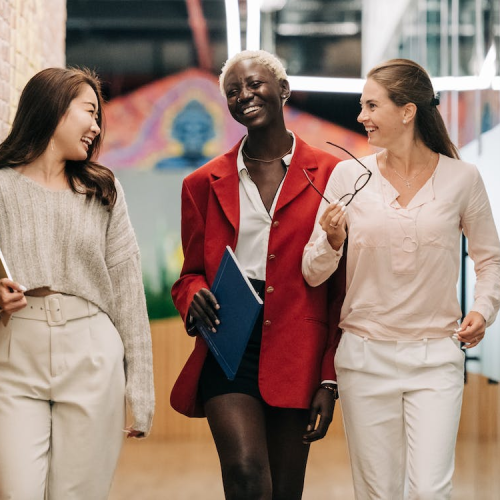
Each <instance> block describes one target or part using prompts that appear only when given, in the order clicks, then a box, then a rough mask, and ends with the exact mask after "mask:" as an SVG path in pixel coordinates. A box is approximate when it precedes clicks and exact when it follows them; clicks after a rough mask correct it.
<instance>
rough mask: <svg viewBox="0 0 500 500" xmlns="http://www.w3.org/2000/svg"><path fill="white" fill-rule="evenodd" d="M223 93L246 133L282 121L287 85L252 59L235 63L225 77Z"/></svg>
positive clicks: (232, 113) (233, 115) (230, 110)
mask: <svg viewBox="0 0 500 500" xmlns="http://www.w3.org/2000/svg"><path fill="white" fill-rule="evenodd" d="M224 91H225V94H226V99H227V106H228V108H229V112H230V113H231V115H232V117H233V118H234V119H235V120H236V121H237V122H239V123H241V124H242V125H244V126H245V127H247V128H248V129H249V130H250V129H253V128H259V127H266V126H272V125H273V124H275V123H278V122H280V123H282V122H283V102H284V99H286V98H287V97H288V96H289V94H290V88H289V86H288V82H287V81H286V80H281V81H278V80H277V78H276V76H275V75H274V74H273V73H272V71H271V70H270V69H268V68H267V67H266V66H264V65H263V64H260V63H258V62H256V61H255V60H253V59H246V60H243V61H239V62H237V63H235V64H234V66H232V67H231V69H229V71H228V72H227V74H226V76H225V79H224Z"/></svg>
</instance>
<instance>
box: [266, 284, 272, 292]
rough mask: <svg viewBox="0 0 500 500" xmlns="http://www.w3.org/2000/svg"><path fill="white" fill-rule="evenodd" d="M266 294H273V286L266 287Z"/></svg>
mask: <svg viewBox="0 0 500 500" xmlns="http://www.w3.org/2000/svg"><path fill="white" fill-rule="evenodd" d="M266 292H267V293H273V292H274V287H273V286H268V287H267V290H266Z"/></svg>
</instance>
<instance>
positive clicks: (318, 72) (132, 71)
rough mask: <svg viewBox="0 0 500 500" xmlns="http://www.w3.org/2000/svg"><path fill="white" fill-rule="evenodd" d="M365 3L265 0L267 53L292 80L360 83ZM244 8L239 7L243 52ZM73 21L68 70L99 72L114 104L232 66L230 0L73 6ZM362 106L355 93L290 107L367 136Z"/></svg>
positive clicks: (297, 99) (111, 0) (109, 0)
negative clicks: (195, 71) (192, 73)
mask: <svg viewBox="0 0 500 500" xmlns="http://www.w3.org/2000/svg"><path fill="white" fill-rule="evenodd" d="M248 1H254V0H248ZM361 3H362V2H361V0H287V1H285V0H265V5H266V6H267V9H268V11H267V12H264V13H263V14H262V18H261V30H262V48H265V49H267V50H270V51H272V52H274V53H276V54H277V55H278V56H279V57H280V58H281V59H282V60H283V61H284V63H285V65H286V67H287V71H288V73H289V74H290V75H307V76H327V77H331V76H336V77H359V76H360V74H361ZM246 6H247V1H245V0H240V1H239V8H240V14H241V30H242V45H243V48H244V47H245V37H246V32H245V28H246V14H247V12H246ZM273 6H275V7H276V6H278V7H279V6H283V7H282V8H281V9H280V10H272V9H273ZM269 9H271V10H270V11H269ZM67 16H68V19H67V33H66V59H67V64H68V65H69V66H71V65H83V66H89V67H92V68H95V69H96V71H97V72H98V73H99V74H100V75H101V77H102V79H103V80H104V81H105V82H106V85H105V92H106V96H107V98H108V99H110V98H113V97H116V96H118V95H122V94H125V93H128V92H130V91H132V90H134V89H136V88H138V87H139V86H141V85H144V84H146V83H149V82H151V81H153V80H156V79H158V78H163V77H165V76H168V75H171V74H174V73H176V72H179V71H182V70H184V69H187V68H190V67H198V68H202V69H205V70H208V71H210V72H211V73H213V74H215V75H218V74H219V71H220V68H221V67H222V64H223V63H224V61H225V60H226V59H227V31H226V7H225V1H224V0H98V1H96V0H67ZM358 101H359V96H358V95H355V94H354V95H345V94H340V95H339V94H337V95H332V94H322V93H305V92H295V93H293V94H292V99H291V100H290V102H291V104H292V105H294V106H295V107H298V108H300V109H303V110H305V111H309V112H311V113H313V114H316V115H317V116H321V117H323V118H326V119H329V120H331V121H333V122H336V123H338V124H341V125H344V126H347V127H348V128H351V129H354V130H357V131H361V129H360V128H359V127H358V126H357V124H356V122H355V111H354V112H353V109H355V110H357V109H358V108H359V105H358Z"/></svg>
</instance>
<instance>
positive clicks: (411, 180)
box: [385, 151, 434, 189]
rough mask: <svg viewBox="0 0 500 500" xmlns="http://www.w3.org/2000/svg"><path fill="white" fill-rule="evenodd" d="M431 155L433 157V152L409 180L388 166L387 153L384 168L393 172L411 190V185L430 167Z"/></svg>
mask: <svg viewBox="0 0 500 500" xmlns="http://www.w3.org/2000/svg"><path fill="white" fill-rule="evenodd" d="M433 155H434V152H433V151H431V153H430V154H429V159H428V160H427V165H426V166H425V167H424V168H423V169H422V170H420V171H419V172H418V173H416V174H415V175H414V176H413V177H410V178H409V179H407V178H406V177H403V176H402V175H400V173H399V172H398V171H397V170H396V169H395V168H394V167H392V166H390V165H389V162H388V159H387V151H386V152H385V166H386V168H387V167H389V168H390V169H391V171H393V172H394V173H395V174H396V175H397V176H398V177H399V178H400V179H401V180H402V181H403V182H404V183H405V184H406V187H407V188H408V189H411V183H412V182H413V181H414V180H415V179H416V178H417V177H418V176H419V175H420V174H421V173H422V172H424V171H425V170H427V169H428V168H429V167H430V166H431V160H432V157H433Z"/></svg>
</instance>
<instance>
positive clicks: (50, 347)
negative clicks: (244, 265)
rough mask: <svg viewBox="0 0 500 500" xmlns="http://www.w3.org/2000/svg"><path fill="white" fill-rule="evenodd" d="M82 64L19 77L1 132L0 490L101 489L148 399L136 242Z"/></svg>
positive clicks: (47, 495)
mask: <svg viewBox="0 0 500 500" xmlns="http://www.w3.org/2000/svg"><path fill="white" fill-rule="evenodd" d="M102 102H103V100H102V97H101V92H100V83H99V80H98V78H97V76H96V75H95V74H94V73H92V72H90V71H88V70H78V69H62V68H49V69H45V70H43V71H41V72H39V73H37V74H36V75H35V76H34V77H33V78H32V79H31V80H30V81H29V82H28V83H27V85H26V87H25V88H24V90H23V92H22V95H21V98H20V101H19V107H18V110H17V113H16V116H15V119H14V123H13V125H12V129H11V132H10V134H9V135H8V137H7V138H6V139H5V141H4V142H3V143H1V144H0V213H1V217H0V247H1V249H2V252H3V255H4V257H5V261H6V262H7V265H8V267H9V270H10V273H11V275H12V279H10V277H6V278H3V279H1V280H0V311H1V322H0V443H1V446H0V500H6V499H16V500H17V499H19V500H42V499H46V500H68V499H70V498H71V499H73V500H89V499H92V500H105V499H106V498H107V497H108V493H109V490H110V487H111V481H112V477H113V473H114V470H115V468H116V465H117V461H118V456H119V454H120V449H121V444H122V442H123V427H124V424H125V395H126V399H127V401H128V403H129V404H130V409H131V413H132V415H133V418H134V421H133V422H132V423H131V425H130V426H129V427H128V428H127V429H126V434H127V435H128V437H142V436H145V435H146V434H148V433H149V430H150V428H151V422H152V417H153V409H154V391H153V378H152V362H151V359H152V353H151V336H150V330H149V322H148V317H147V311H146V304H145V298H144V289H143V285H142V275H141V270H140V261H139V249H138V246H137V242H136V239H135V235H134V232H133V229H132V227H131V224H130V220H129V218H128V215H127V208H126V204H125V199H124V195H123V190H122V188H121V186H120V184H119V183H118V181H117V180H116V179H115V178H114V175H113V173H112V172H111V171H110V170H109V169H107V168H106V167H104V166H102V165H99V164H98V163H97V161H96V157H97V153H98V150H99V145H100V142H101V136H102V135H101V129H102V126H103V125H102Z"/></svg>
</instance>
